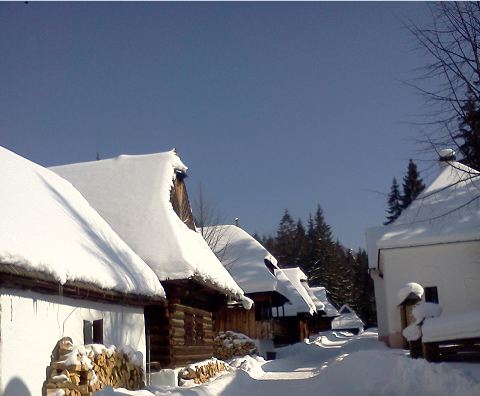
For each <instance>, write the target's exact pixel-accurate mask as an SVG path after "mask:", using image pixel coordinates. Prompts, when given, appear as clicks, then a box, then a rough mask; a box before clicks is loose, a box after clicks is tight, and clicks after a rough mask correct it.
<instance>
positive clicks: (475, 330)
mask: <svg viewBox="0 0 480 396" xmlns="http://www.w3.org/2000/svg"><path fill="white" fill-rule="evenodd" d="M422 333H423V338H422V341H424V342H437V341H447V340H457V339H464V338H478V337H480V311H472V312H465V313H462V314H459V315H447V316H439V317H437V318H430V319H425V322H424V323H423V326H422Z"/></svg>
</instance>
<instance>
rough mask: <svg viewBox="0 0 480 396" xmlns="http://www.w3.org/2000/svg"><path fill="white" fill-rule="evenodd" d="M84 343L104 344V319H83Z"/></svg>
mask: <svg viewBox="0 0 480 396" xmlns="http://www.w3.org/2000/svg"><path fill="white" fill-rule="evenodd" d="M83 343H84V344H85V345H87V344H103V319H99V320H94V321H89V320H84V321H83Z"/></svg>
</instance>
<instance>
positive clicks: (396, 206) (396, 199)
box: [383, 178, 402, 225]
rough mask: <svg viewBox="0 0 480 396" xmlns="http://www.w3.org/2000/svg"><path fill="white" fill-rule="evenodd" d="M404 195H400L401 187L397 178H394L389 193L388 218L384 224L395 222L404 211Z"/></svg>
mask: <svg viewBox="0 0 480 396" xmlns="http://www.w3.org/2000/svg"><path fill="white" fill-rule="evenodd" d="M401 200H402V197H401V195H400V189H399V186H398V183H397V179H396V178H393V182H392V187H391V188H390V194H388V200H387V204H388V209H387V220H386V221H385V222H384V223H383V224H384V225H387V224H390V223H393V222H394V221H395V220H396V219H397V218H398V217H399V216H400V214H401V213H402V202H401Z"/></svg>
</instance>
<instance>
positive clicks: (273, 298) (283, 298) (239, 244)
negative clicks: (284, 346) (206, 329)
mask: <svg viewBox="0 0 480 396" xmlns="http://www.w3.org/2000/svg"><path fill="white" fill-rule="evenodd" d="M202 231H203V233H204V237H205V238H206V240H207V242H208V243H209V245H210V246H211V247H212V249H213V250H214V251H215V252H216V254H217V256H218V257H219V258H220V260H221V262H222V264H223V265H224V267H225V268H226V269H227V270H228V272H229V273H230V274H231V275H232V277H233V279H235V281H236V282H237V283H238V284H239V286H240V287H241V288H242V289H243V290H244V292H245V294H246V296H248V297H249V298H250V299H252V300H253V302H254V309H253V310H251V311H246V310H245V309H243V308H242V307H239V306H238V305H237V306H235V305H233V304H231V305H229V306H227V307H224V308H223V310H222V311H220V312H219V313H218V315H216V317H215V330H216V331H226V330H232V331H236V332H240V333H243V334H246V335H247V336H249V337H250V338H252V339H253V340H255V342H256V344H257V348H258V350H259V353H260V354H261V355H262V356H267V352H272V351H273V349H274V345H273V337H274V336H273V322H274V321H273V317H274V315H281V314H282V312H283V305H284V303H285V302H287V301H288V298H287V294H288V291H287V290H286V288H285V287H283V286H282V284H281V283H280V282H279V281H278V279H277V277H276V275H275V273H276V271H277V270H278V269H279V268H278V266H277V260H276V259H275V257H273V256H272V255H271V254H270V252H269V251H268V250H267V249H265V248H264V247H263V246H262V245H261V244H260V243H259V242H258V241H257V240H256V239H255V238H253V237H252V236H251V235H249V234H248V233H247V232H246V231H244V230H243V229H242V228H240V227H237V226H234V225H217V226H213V227H204V229H203V230H202Z"/></svg>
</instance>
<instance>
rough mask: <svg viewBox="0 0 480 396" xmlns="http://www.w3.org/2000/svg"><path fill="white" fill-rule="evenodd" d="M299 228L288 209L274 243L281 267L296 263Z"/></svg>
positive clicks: (275, 253) (275, 254) (274, 250)
mask: <svg viewBox="0 0 480 396" xmlns="http://www.w3.org/2000/svg"><path fill="white" fill-rule="evenodd" d="M296 233H297V227H296V224H295V222H294V221H293V219H292V216H290V213H289V212H288V210H287V209H285V212H284V213H283V216H282V219H281V220H280V224H279V226H278V229H277V237H276V240H275V243H274V249H273V253H274V256H275V257H276V258H277V260H278V262H279V263H280V264H281V265H292V264H294V263H295V258H296V257H295V250H296V248H295V238H296Z"/></svg>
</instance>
